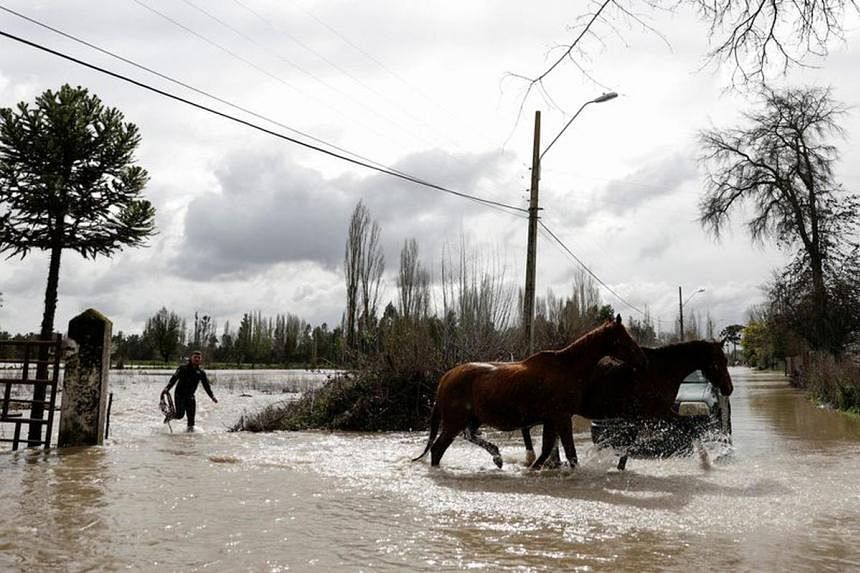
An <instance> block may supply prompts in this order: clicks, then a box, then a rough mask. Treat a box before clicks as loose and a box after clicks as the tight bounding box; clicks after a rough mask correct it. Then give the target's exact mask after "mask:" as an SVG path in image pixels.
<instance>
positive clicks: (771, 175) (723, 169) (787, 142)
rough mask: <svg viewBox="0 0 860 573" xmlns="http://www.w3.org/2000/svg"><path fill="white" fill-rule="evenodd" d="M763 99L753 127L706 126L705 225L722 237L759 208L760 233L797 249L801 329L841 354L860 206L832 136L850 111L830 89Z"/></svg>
mask: <svg viewBox="0 0 860 573" xmlns="http://www.w3.org/2000/svg"><path fill="white" fill-rule="evenodd" d="M763 100H764V101H763V109H762V110H761V111H759V112H756V113H750V114H747V115H746V119H747V122H748V125H746V126H744V127H740V128H733V129H724V130H720V129H712V130H707V131H703V132H701V134H700V143H701V145H702V148H703V155H702V157H701V160H702V162H703V164H704V165H705V166H706V167H707V168H708V177H707V181H706V191H705V195H704V197H703V199H702V200H701V202H700V204H699V212H700V222H701V223H702V224H703V225H704V226H705V227H707V228H709V229H710V230H711V231H713V233H714V234H715V235H716V236H717V237H719V235H720V232H721V230H722V229H723V227H724V226H725V224H726V223H727V222H728V220H729V216H730V215H731V214H732V213H733V212H734V211H736V210H737V209H738V208H739V207H740V206H741V205H742V204H747V205H749V206H750V207H751V208H752V214H751V218H750V219H749V221H748V222H747V227H748V230H749V233H750V235H751V236H752V238H753V240H754V241H757V242H763V241H764V240H766V239H774V240H775V241H776V243H777V244H778V245H779V246H780V247H782V248H784V249H787V250H792V251H794V252H795V260H794V262H793V263H792V265H791V266H790V267H789V268H788V269H786V272H785V273H784V275H783V278H782V279H780V282H781V286H780V290H781V291H783V294H782V295H781V296H783V299H784V300H788V301H790V300H802V301H803V304H802V306H803V308H804V313H803V324H798V327H799V328H800V329H801V330H800V331H799V333H800V334H801V335H802V336H803V337H804V339H806V340H807V342H808V343H809V344H810V345H811V346H812V347H813V348H816V349H822V348H826V349H828V350H831V351H834V352H839V350H840V347H841V346H842V345H843V344H844V343H845V340H844V336H835V332H834V331H833V330H832V328H831V327H832V326H833V321H834V320H836V319H837V318H838V317H836V316H834V315H833V313H832V312H831V311H832V310H834V309H835V308H836V307H835V306H834V305H833V304H832V303H833V302H834V301H835V300H836V299H835V298H834V297H833V296H832V295H833V294H835V293H836V292H837V291H840V290H844V289H843V287H842V284H843V283H844V280H843V279H846V280H849V281H851V280H853V279H852V278H851V274H852V273H853V270H852V269H856V266H857V265H856V262H855V261H856V249H857V245H856V244H854V243H853V242H852V239H851V237H852V235H853V232H854V230H855V229H856V228H857V223H858V207H860V200H858V197H857V196H856V195H853V194H849V193H846V192H845V191H844V190H843V189H842V187H841V186H840V185H839V184H838V183H837V182H836V181H835V180H834V174H833V165H834V163H835V161H836V160H837V158H838V153H837V149H836V147H835V146H834V145H832V144H831V143H829V141H828V139H829V138H832V137H836V136H841V135H842V134H843V132H842V128H841V127H840V124H839V119H840V117H841V115H842V114H843V113H844V108H843V107H842V106H841V105H840V104H838V103H836V102H834V101H833V100H832V99H831V93H830V90H829V89H820V88H803V89H787V90H784V91H773V90H767V89H766V90H765V91H764V92H763ZM783 287H784V288H783ZM785 288H788V289H789V292H790V293H791V295H790V296H788V298H787V299H785V297H784V290H785ZM849 330H850V329H849Z"/></svg>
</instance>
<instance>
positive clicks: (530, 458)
mask: <svg viewBox="0 0 860 573" xmlns="http://www.w3.org/2000/svg"><path fill="white" fill-rule="evenodd" d="M536 459H537V458H536V457H535V451H534V450H526V465H527V466H531V465H532V464H533V463H535V460H536Z"/></svg>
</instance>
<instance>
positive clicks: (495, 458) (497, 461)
mask: <svg viewBox="0 0 860 573" xmlns="http://www.w3.org/2000/svg"><path fill="white" fill-rule="evenodd" d="M493 463H494V464H496V467H497V468H499V469H502V456H500V455H495V456H493Z"/></svg>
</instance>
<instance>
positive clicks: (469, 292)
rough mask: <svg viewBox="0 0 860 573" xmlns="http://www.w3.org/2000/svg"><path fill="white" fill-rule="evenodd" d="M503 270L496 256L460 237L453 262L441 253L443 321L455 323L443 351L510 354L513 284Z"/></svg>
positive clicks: (477, 356) (476, 356) (464, 355)
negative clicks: (473, 248) (477, 249)
mask: <svg viewBox="0 0 860 573" xmlns="http://www.w3.org/2000/svg"><path fill="white" fill-rule="evenodd" d="M505 274H506V273H505V267H504V264H503V263H502V261H501V260H500V257H498V256H497V255H496V256H494V257H492V258H491V259H490V260H486V259H483V258H482V257H480V256H479V254H478V253H476V252H470V251H469V249H468V247H467V246H466V242H465V239H464V238H462V237H461V238H460V246H459V253H458V261H457V263H456V264H455V263H453V262H452V261H451V260H450V258H448V257H447V256H445V255H443V259H442V306H443V309H442V311H443V316H444V318H445V320H446V322H447V323H455V324H453V325H452V326H453V329H452V330H453V331H452V332H450V333H449V334H450V336H449V338H448V340H447V344H448V346H449V347H450V349H449V351H447V354H449V355H451V356H453V357H454V358H455V359H456V360H459V361H462V360H487V359H498V358H502V357H503V358H509V357H510V355H511V351H512V346H513V337H511V336H509V334H510V332H508V330H509V327H510V325H511V318H512V314H513V312H514V294H515V288H514V287H513V285H512V284H511V282H510V281H508V280H507V278H506V276H505Z"/></svg>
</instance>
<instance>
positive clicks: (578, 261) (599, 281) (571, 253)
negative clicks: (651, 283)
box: [538, 220, 647, 316]
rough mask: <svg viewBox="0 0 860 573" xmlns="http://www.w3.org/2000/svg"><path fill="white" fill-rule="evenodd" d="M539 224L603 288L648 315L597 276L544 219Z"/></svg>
mask: <svg viewBox="0 0 860 573" xmlns="http://www.w3.org/2000/svg"><path fill="white" fill-rule="evenodd" d="M538 224H539V225H540V226H541V227H542V228H543V230H544V231H546V232H547V233H548V234H549V236H550V237H552V239H553V240H554V241H555V242H556V243H558V244H559V246H561V248H562V249H563V250H564V251H565V252H566V253H567V254H568V255H570V257H571V258H573V260H574V261H576V263H577V264H578V265H579V266H580V267H582V269H583V270H584V271H585V272H586V273H588V275H589V276H591V278H593V279H594V280H596V281H597V282H598V284H600V285H601V286H602V287H603V288H605V289H606V290H608V291H609V292H610V293H612V294H613V295H614V296H615V298H617V299H618V300H620V301H621V302H622V303H624V304H625V305H627V306H628V307H630V308H632V309H633V310H635V311H636V312H638V313H639V314H641V315H642V316H647V313H646V312H645V311H643V310H642V309H640V308H639V307H637V306H634V305H633V304H631V303H629V302H627V300H625V299H624V297H622V296H621V295H620V294H618V293H617V292H615V290H613V289H612V287H610V286H609V285H608V284H606V283H605V282H603V280H602V279H601V278H600V277H599V276H597V275H596V274H594V272H593V271H592V270H591V269H590V268H588V265H586V264H585V263H584V262H582V260H580V258H579V257H577V256H576V255H575V254H574V252H573V251H571V250H570V248H568V246H567V245H565V244H564V242H563V241H562V240H561V239H559V238H558V236H556V234H555V233H553V232H552V231H550V230H549V227H547V226H546V225H545V224H544V222H543V221H541V220H538Z"/></svg>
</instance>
